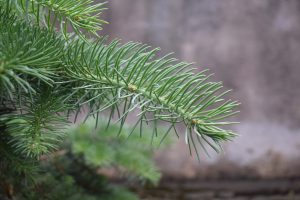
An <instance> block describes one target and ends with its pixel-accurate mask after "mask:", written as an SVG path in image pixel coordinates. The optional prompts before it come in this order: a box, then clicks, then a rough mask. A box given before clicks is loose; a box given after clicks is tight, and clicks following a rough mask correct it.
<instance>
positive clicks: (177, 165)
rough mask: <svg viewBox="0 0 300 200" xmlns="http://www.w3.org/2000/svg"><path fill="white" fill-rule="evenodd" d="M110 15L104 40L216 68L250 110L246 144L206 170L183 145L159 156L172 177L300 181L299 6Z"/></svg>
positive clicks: (231, 5)
mask: <svg viewBox="0 0 300 200" xmlns="http://www.w3.org/2000/svg"><path fill="white" fill-rule="evenodd" d="M109 8H110V9H109V11H107V12H106V18H107V20H108V21H110V23H111V24H110V25H107V26H106V27H105V32H103V34H104V33H105V34H109V35H111V36H112V37H118V38H121V39H123V41H130V40H134V41H141V42H145V43H148V44H151V45H152V46H154V47H156V46H159V47H161V48H162V53H168V52H176V53H175V55H176V57H178V58H180V59H184V60H186V61H190V62H196V63H197V66H199V70H200V69H203V68H210V69H211V72H213V73H215V76H214V79H215V80H223V81H224V84H225V87H227V88H233V89H234V92H233V93H232V96H233V98H234V99H239V100H240V101H241V102H242V106H241V114H240V116H239V119H238V120H240V121H241V122H242V123H241V124H240V125H237V126H235V127H234V128H235V129H236V130H237V131H238V132H239V133H240V134H241V136H240V137H239V138H237V139H236V140H235V141H234V142H233V143H228V144H226V145H225V152H226V154H224V155H223V154H222V155H215V154H213V153H212V156H211V158H207V157H206V156H203V157H204V158H203V160H204V161H203V164H200V166H199V164H198V163H197V161H195V158H190V157H189V156H188V151H187V147H186V146H185V145H184V144H183V142H182V141H181V142H179V143H178V144H177V145H176V146H174V147H172V149H171V150H168V151H167V152H164V153H163V154H160V155H158V161H159V163H160V166H161V167H162V168H163V169H165V171H167V172H168V173H172V174H177V175H178V174H180V175H185V176H188V177H195V176H199V177H205V176H209V177H214V176H221V177H223V176H235V175H238V176H250V177H253V176H258V177H281V176H283V177H286V176H300V171H299V170H298V169H299V166H300V130H299V129H300V89H299V86H300V66H299V65H300V1H299V0H251V1H249V0H222V1H221V0H110V3H109ZM178 148H179V149H183V150H184V151H180V150H178ZM211 169H214V170H211Z"/></svg>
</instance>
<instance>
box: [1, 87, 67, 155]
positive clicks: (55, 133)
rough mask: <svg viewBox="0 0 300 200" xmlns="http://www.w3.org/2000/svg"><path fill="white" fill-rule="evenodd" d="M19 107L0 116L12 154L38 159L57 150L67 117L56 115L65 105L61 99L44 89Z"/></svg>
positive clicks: (49, 90)
mask: <svg viewBox="0 0 300 200" xmlns="http://www.w3.org/2000/svg"><path fill="white" fill-rule="evenodd" d="M22 102H23V103H22V107H21V108H19V110H18V111H16V112H14V113H10V114H7V115H3V116H0V124H4V125H5V127H6V129H5V131H6V133H7V134H8V135H9V136H10V137H11V139H10V141H9V142H8V143H9V144H10V145H11V146H12V147H13V148H14V149H15V152H16V153H18V154H20V155H23V156H25V157H33V158H38V157H39V156H40V155H42V154H45V153H48V152H50V151H52V150H54V149H56V148H57V147H58V145H59V144H60V142H61V141H62V136H63V135H64V127H65V126H66V125H67V122H66V119H65V118H66V117H65V116H61V115H60V114H59V113H61V112H63V111H65V110H66V109H67V108H66V105H63V104H62V103H61V102H62V100H61V97H60V95H59V94H56V93H55V92H53V91H52V89H49V88H47V87H44V88H43V90H42V91H39V93H38V95H37V96H36V97H35V99H33V100H32V99H24V100H23V101H22Z"/></svg>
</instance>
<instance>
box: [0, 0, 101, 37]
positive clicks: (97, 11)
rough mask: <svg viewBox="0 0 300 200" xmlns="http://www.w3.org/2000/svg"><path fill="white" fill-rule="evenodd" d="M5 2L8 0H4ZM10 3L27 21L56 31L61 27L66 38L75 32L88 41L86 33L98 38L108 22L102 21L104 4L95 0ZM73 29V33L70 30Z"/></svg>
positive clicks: (19, 1)
mask: <svg viewBox="0 0 300 200" xmlns="http://www.w3.org/2000/svg"><path fill="white" fill-rule="evenodd" d="M2 1H3V2H5V1H6V0H2ZM8 2H10V4H11V5H10V6H12V7H14V8H15V10H17V11H18V13H19V14H21V16H22V17H23V18H24V17H25V18H27V20H29V19H30V20H31V21H36V22H37V24H38V25H42V26H45V27H47V28H48V29H50V30H54V29H55V28H57V27H60V30H61V31H62V33H63V35H64V36H65V38H69V36H70V35H69V33H73V32H75V33H76V34H77V35H78V36H79V37H81V38H82V39H84V40H86V38H85V33H92V34H93V35H95V36H97V35H98V34H97V31H99V30H102V25H103V24H106V23H107V22H106V21H104V20H102V19H100V18H99V16H100V15H101V12H102V11H103V10H105V9H106V8H105V7H104V5H105V4H106V2H104V3H95V2H94V0H76V1H75V0H15V1H14V3H12V1H8ZM70 29H72V31H71V32H69V30H70Z"/></svg>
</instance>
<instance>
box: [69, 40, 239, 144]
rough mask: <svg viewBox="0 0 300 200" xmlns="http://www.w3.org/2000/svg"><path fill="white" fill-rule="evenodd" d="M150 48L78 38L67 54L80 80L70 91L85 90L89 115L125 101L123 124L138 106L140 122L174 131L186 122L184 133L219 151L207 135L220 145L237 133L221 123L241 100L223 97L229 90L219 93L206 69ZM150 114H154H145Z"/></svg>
mask: <svg viewBox="0 0 300 200" xmlns="http://www.w3.org/2000/svg"><path fill="white" fill-rule="evenodd" d="M148 49H150V47H148V46H145V45H141V44H138V43H127V44H125V45H121V44H120V43H119V42H118V41H113V42H112V43H110V44H108V45H106V44H105V39H102V40H101V41H99V43H98V44H94V45H88V44H85V43H82V42H80V41H77V42H75V43H74V45H72V46H71V47H70V48H69V50H68V53H67V56H66V58H65V60H66V61H65V71H66V76H67V77H69V78H70V79H71V80H72V81H76V86H75V87H74V88H73V90H74V92H73V93H72V94H73V95H76V92H78V93H80V92H82V90H84V91H85V92H86V95H85V97H84V98H82V100H81V101H80V102H79V104H80V105H84V104H87V105H88V106H89V108H90V114H91V115H93V114H98V113H100V112H102V111H104V110H106V109H109V108H111V109H113V108H116V107H118V106H120V105H122V103H123V107H124V109H123V111H122V113H121V114H120V116H119V117H120V119H119V121H121V124H123V123H124V121H125V119H126V117H127V116H128V113H129V112H131V111H133V110H135V109H139V110H140V113H139V114H138V116H139V117H140V119H139V122H140V123H142V122H143V121H146V122H150V121H155V122H156V121H158V120H162V121H167V122H169V123H171V126H170V129H171V128H174V129H175V130H176V126H175V125H176V124H177V123H180V122H182V123H184V124H185V126H186V127H187V128H186V129H187V131H186V136H185V138H186V142H187V143H189V144H191V143H193V144H194V137H198V140H204V141H205V142H207V143H208V144H210V145H211V146H212V147H213V148H214V149H216V150H217V148H216V147H215V145H213V144H212V143H211V142H210V141H209V139H208V138H210V139H211V140H212V141H214V142H216V143H217V144H218V143H219V141H222V140H230V139H231V138H232V137H234V136H235V134H234V133H233V132H231V131H229V130H226V129H223V128H222V127H223V126H224V125H229V124H232V123H233V122H227V121H222V119H223V118H226V117H229V116H232V115H234V114H236V113H237V112H235V111H234V109H235V108H236V106H237V105H238V104H239V103H237V102H235V101H231V100H229V101H225V102H224V99H223V96H224V95H225V94H226V93H227V92H228V91H225V92H223V93H221V92H220V89H221V88H222V84H221V83H217V82H208V81H207V79H208V78H209V76H207V75H205V71H202V72H200V73H195V72H193V71H192V69H191V68H190V64H188V63H184V62H177V61H176V59H174V58H171V57H170V56H165V57H163V58H156V56H155V53H156V52H157V49H154V50H148ZM89 93H90V95H88V94H89ZM80 94H82V93H80ZM89 96H90V97H91V98H88V97H89ZM222 101H223V102H224V103H223V104H221V103H222ZM103 102H104V103H103ZM100 103H101V104H100ZM149 113H151V114H152V116H153V117H152V119H147V117H146V116H147V114H149ZM170 129H169V131H170ZM169 131H168V132H169ZM193 135H194V137H193ZM191 140H192V142H191Z"/></svg>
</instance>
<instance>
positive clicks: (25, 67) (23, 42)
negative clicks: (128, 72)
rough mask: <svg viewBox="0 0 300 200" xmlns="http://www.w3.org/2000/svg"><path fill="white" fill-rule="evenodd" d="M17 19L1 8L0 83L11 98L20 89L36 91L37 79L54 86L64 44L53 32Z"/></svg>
mask: <svg viewBox="0 0 300 200" xmlns="http://www.w3.org/2000/svg"><path fill="white" fill-rule="evenodd" d="M16 20H17V19H16V17H15V16H13V15H10V14H7V13H6V11H5V10H2V9H0V27H1V29H0V84H1V90H5V92H7V93H8V94H9V96H10V97H11V98H12V96H13V93H15V92H17V90H18V89H19V90H23V91H25V92H26V93H28V92H31V93H32V92H33V93H34V92H35V87H36V85H37V82H36V81H33V80H34V79H35V80H40V81H42V82H45V83H47V84H49V85H52V84H53V80H52V79H53V77H54V75H55V73H54V72H55V71H56V70H57V67H58V65H59V64H60V63H61V57H62V53H63V47H64V46H63V43H62V40H61V39H57V37H56V36H55V34H54V33H53V32H51V31H48V30H46V29H42V28H39V27H32V26H29V25H28V24H26V23H25V22H19V21H18V22H17V21H16ZM32 82H33V83H32Z"/></svg>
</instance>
